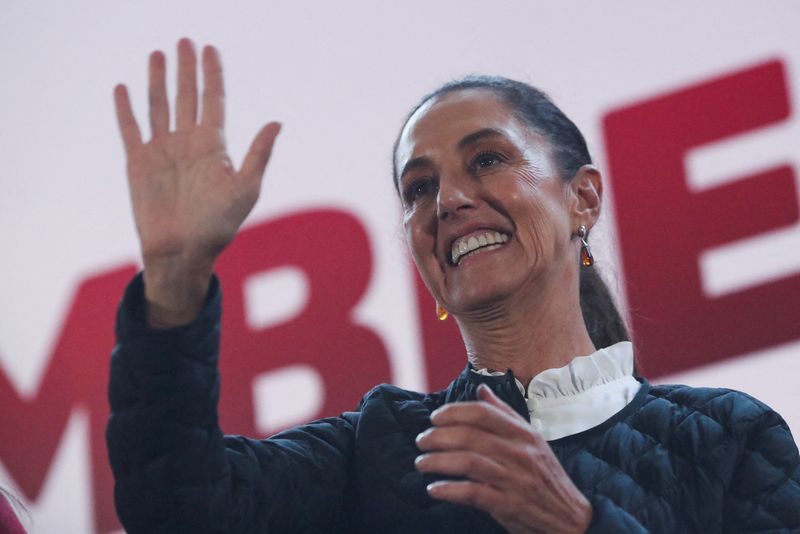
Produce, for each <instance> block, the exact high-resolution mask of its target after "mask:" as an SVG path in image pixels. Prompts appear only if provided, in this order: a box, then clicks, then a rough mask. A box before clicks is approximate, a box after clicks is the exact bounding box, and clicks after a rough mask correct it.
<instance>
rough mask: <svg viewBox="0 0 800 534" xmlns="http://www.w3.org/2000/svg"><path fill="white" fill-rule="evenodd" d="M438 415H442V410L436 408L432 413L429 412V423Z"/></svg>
mask: <svg viewBox="0 0 800 534" xmlns="http://www.w3.org/2000/svg"><path fill="white" fill-rule="evenodd" d="M440 413H442V408H436V409H435V410H433V412H431V421H433V420H434V419H436V418H437V417H438V416H439V414H440Z"/></svg>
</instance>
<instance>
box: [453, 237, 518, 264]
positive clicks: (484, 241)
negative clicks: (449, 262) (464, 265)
mask: <svg viewBox="0 0 800 534" xmlns="http://www.w3.org/2000/svg"><path fill="white" fill-rule="evenodd" d="M507 241H508V236H507V235H506V234H502V233H500V232H491V231H487V232H484V233H482V234H479V235H472V236H470V237H469V238H466V239H465V238H463V237H461V238H459V239H456V241H455V242H453V248H452V250H451V252H450V255H451V256H452V259H453V263H455V264H458V262H459V260H460V259H461V258H463V257H464V256H467V255H472V254H473V253H476V254H477V252H482V251H484V250H494V249H496V248H498V247H499V246H500V245H502V244H503V243H505V242H507ZM483 247H485V248H483Z"/></svg>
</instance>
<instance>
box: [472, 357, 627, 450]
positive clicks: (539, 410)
mask: <svg viewBox="0 0 800 534" xmlns="http://www.w3.org/2000/svg"><path fill="white" fill-rule="evenodd" d="M473 372H475V373H478V374H481V375H484V376H498V375H504V374H505V373H503V372H492V371H489V370H487V369H473ZM515 380H516V379H515ZM516 382H517V387H518V388H519V390H520V393H521V394H522V395H523V397H525V401H526V403H527V404H528V412H529V413H530V417H531V426H533V428H534V430H536V431H538V432H540V433H541V434H542V436H543V437H544V438H545V439H546V440H548V441H551V440H554V439H559V438H563V437H566V436H570V435H573V434H577V433H578V432H583V431H584V430H588V429H590V428H592V427H595V426H597V425H599V424H600V423H602V422H603V421H605V420H607V419H609V418H610V417H612V416H613V415H614V414H616V413H617V412H619V411H620V410H621V409H622V408H624V407H625V406H627V404H628V403H629V402H630V401H631V400H633V397H634V396H636V393H637V392H638V391H639V388H640V386H641V384H640V383H639V382H638V381H637V380H636V379H635V378H634V377H633V346H632V345H631V343H630V342H629V341H621V342H619V343H617V344H615V345H612V346H610V347H606V348H603V349H600V350H598V351H596V352H593V353H592V354H589V355H588V356H578V357H576V358H575V359H573V360H572V361H571V362H570V363H568V364H567V365H565V366H564V367H559V368H558V369H547V370H545V371H542V372H541V373H539V374H538V375H536V376H534V377H533V378H532V379H531V381H530V383H529V384H528V387H527V388H525V386H523V384H522V383H521V382H520V381H519V380H516Z"/></svg>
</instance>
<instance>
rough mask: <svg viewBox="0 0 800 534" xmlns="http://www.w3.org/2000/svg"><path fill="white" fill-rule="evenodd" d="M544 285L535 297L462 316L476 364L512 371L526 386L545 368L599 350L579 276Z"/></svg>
mask: <svg viewBox="0 0 800 534" xmlns="http://www.w3.org/2000/svg"><path fill="white" fill-rule="evenodd" d="M576 275H577V273H576ZM544 286H545V287H544V288H541V286H540V289H538V290H536V291H535V293H536V294H535V295H530V294H525V295H522V294H521V295H518V296H516V297H512V298H510V299H506V300H505V301H503V302H499V303H496V304H493V305H491V306H488V307H487V308H485V309H482V310H480V311H477V312H475V313H470V314H465V315H462V316H459V317H458V325H459V328H460V330H461V335H462V337H463V338H464V344H465V346H466V348H467V356H468V357H469V361H470V363H471V364H472V365H473V366H474V367H476V368H478V369H489V370H492V371H506V370H507V369H510V370H511V371H512V372H513V373H514V376H515V377H516V378H517V379H519V380H520V381H521V382H522V383H523V384H526V385H527V384H528V383H529V382H530V381H531V379H532V378H533V377H534V376H536V375H537V374H539V373H540V372H542V371H544V370H546V369H552V368H557V367H563V366H564V365H567V364H568V363H569V362H570V361H572V359H573V358H575V357H576V356H583V355H587V354H591V353H593V352H594V351H595V350H596V349H595V347H594V344H593V343H592V341H591V338H590V337H589V333H588V332H587V330H586V324H585V323H584V320H583V315H582V314H581V309H580V301H579V297H578V284H577V280H574V283H570V282H567V283H566V284H564V283H563V282H562V283H555V284H545V285H544ZM565 287H566V288H569V289H568V290H566V291H564V290H563V289H562V288H565Z"/></svg>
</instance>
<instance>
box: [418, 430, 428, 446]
mask: <svg viewBox="0 0 800 534" xmlns="http://www.w3.org/2000/svg"><path fill="white" fill-rule="evenodd" d="M430 433H431V429H430V428H429V429H428V430H426V431H424V432H420V433H419V434H417V438H416V439H415V440H414V441H415V442H416V443H417V445H419V442H420V441H422V440H423V439H425V436H427V435H428V434H430Z"/></svg>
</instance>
